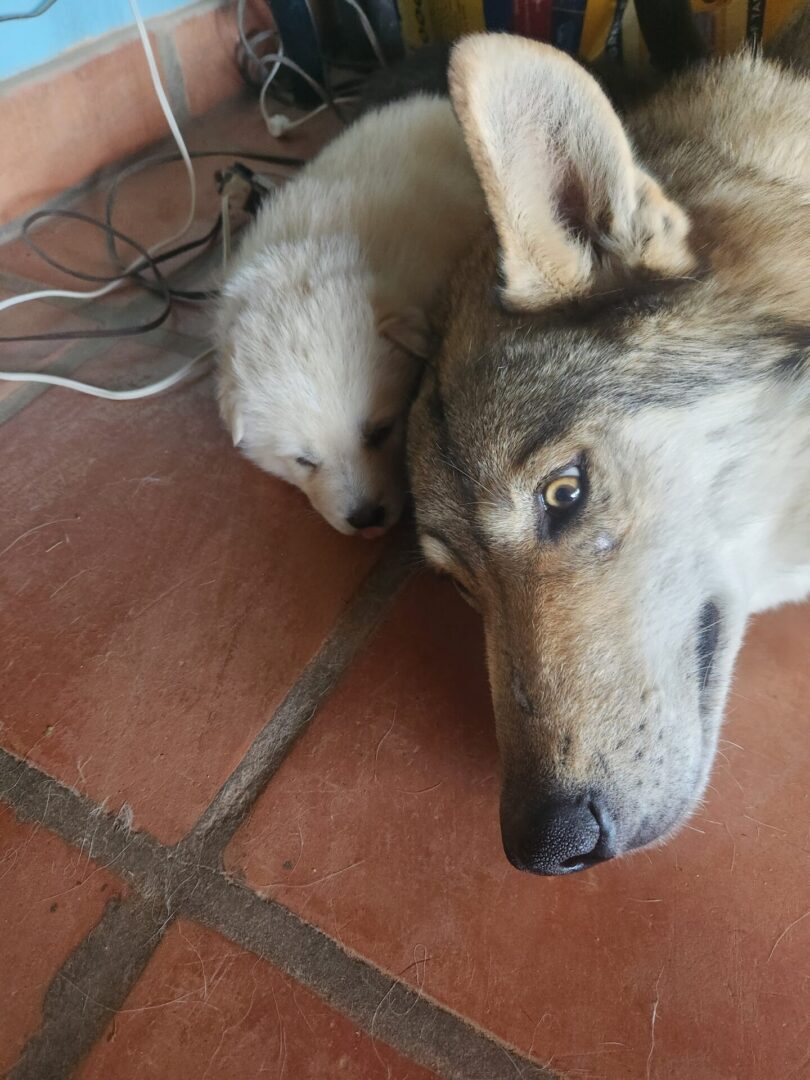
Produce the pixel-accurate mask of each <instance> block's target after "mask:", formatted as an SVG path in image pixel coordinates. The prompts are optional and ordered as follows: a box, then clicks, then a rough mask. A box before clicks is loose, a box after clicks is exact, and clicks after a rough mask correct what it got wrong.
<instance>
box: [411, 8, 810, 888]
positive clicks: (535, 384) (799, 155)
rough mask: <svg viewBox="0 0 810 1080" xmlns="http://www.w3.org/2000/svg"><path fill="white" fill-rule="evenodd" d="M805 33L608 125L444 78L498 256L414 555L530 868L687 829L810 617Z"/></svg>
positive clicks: (537, 60)
mask: <svg viewBox="0 0 810 1080" xmlns="http://www.w3.org/2000/svg"><path fill="white" fill-rule="evenodd" d="M808 30H810V18H808V16H807V14H805V15H804V16H803V17H802V19H800V21H799V23H798V25H797V26H796V28H794V30H793V31H792V34H789V35H787V36H786V37H785V39H783V41H782V42H781V43H780V45H779V55H780V57H782V58H783V59H782V62H780V63H775V62H771V61H768V60H765V59H762V58H758V57H755V56H753V55H751V54H749V53H745V54H740V55H737V56H734V57H732V58H728V59H724V60H719V61H715V62H714V63H712V64H709V65H707V66H706V67H704V68H702V69H700V70H697V71H692V72H690V73H688V74H686V75H684V76H682V77H681V78H680V79H679V80H678V81H676V82H675V83H673V84H672V85H671V86H669V87H668V88H667V89H666V90H664V91H663V92H662V93H661V94H660V95H658V96H657V97H656V98H654V99H653V100H652V102H651V103H649V104H648V105H646V106H645V107H643V108H642V109H640V110H638V111H635V112H633V113H631V114H630V116H629V117H628V118H627V120H626V122H625V123H624V124H622V122H620V121H619V119H618V117H617V116H616V114H615V112H614V111H613V109H612V107H611V106H610V105H609V103H608V101H607V99H606V98H605V96H604V94H603V93H602V92H601V90H600V89H599V88H598V86H597V84H596V83H595V81H594V80H593V79H592V78H591V77H590V76H589V75H588V74H587V73H586V72H585V71H584V70H583V69H582V68H581V67H579V66H578V65H577V64H575V63H574V62H573V61H572V60H570V59H569V58H568V57H567V56H565V55H563V54H562V53H560V52H557V51H556V50H554V49H552V48H550V47H547V46H543V45H540V44H536V43H534V42H530V41H527V40H523V39H520V38H515V37H509V36H505V35H475V36H472V37H469V38H467V39H465V40H463V41H462V42H461V43H460V44H459V45H458V46H457V47H456V49H455V50H454V53H453V57H452V61H451V69H450V87H451V95H452V99H453V103H454V106H455V109H456V112H457V115H458V117H459V119H460V121H461V124H462V127H463V129H464V133H465V137H466V140H467V145H468V147H469V149H470V152H471V154H472V157H473V160H474V162H475V165H476V169H477V171H478V175H479V177H480V179H481V181H482V184H483V187H484V190H485V193H486V196H487V201H488V205H489V210H490V215H491V218H492V222H493V226H494V228H493V229H492V230H491V235H490V237H489V238H488V239H487V240H486V242H484V243H483V244H482V245H481V247H480V248H479V249H478V250H477V251H476V252H475V253H474V254H472V255H471V256H470V257H469V258H468V259H466V261H465V262H464V264H463V266H462V267H461V269H460V270H459V271H458V273H457V274H456V276H455V279H454V281H453V283H452V286H451V289H450V294H449V298H448V302H447V310H446V313H445V318H444V325H443V336H444V341H443V346H442V348H441V352H440V355H439V356H438V358H437V360H436V362H435V364H434V365H433V366H432V368H431V369H430V370H429V371H428V373H427V375H426V377H425V379H424V381H423V385H422V387H421V390H420V394H419V397H418V399H417V402H416V404H415V406H414V410H413V413H412V417H411V421H410V431H409V465H410V472H411V478H412V486H413V492H414V496H415V500H416V511H417V524H418V530H419V535H420V538H421V543H422V547H423V549H424V552H425V555H426V557H427V558H428V560H429V561H430V563H432V564H433V565H434V566H435V567H437V568H438V569H439V570H441V571H444V572H446V573H449V574H451V575H452V576H453V578H454V579H455V580H456V582H457V583H458V585H459V587H460V588H461V589H462V591H464V592H466V593H467V594H468V595H469V597H470V598H471V600H472V602H473V603H474V605H475V606H476V607H478V609H479V610H480V612H481V614H482V616H483V619H484V624H485V631H486V641H487V656H488V668H489V676H490V682H491V687H492V695H493V701H494V708H495V715H496V727H497V736H498V742H499V745H500V750H501V756H502V760H503V787H502V795H501V827H502V834H503V841H504V847H505V850H506V853H507V855H508V857H509V859H510V860H511V861H512V862H513V863H514V864H515V865H516V866H517V867H519V868H521V869H525V870H529V871H533V872H535V873H541V874H563V873H568V872H571V871H574V870H580V869H583V868H584V867H587V866H591V865H593V864H595V863H597V862H600V861H602V860H605V859H608V858H611V857H613V856H616V855H620V854H622V853H625V852H628V851H630V850H632V849H634V848H638V847H641V846H643V845H646V844H650V843H652V842H654V841H657V840H660V839H662V838H664V837H666V836H667V835H668V834H670V833H671V832H672V831H673V830H674V829H675V828H676V827H677V826H678V825H679V824H680V823H682V822H683V820H684V819H685V817H687V815H688V814H689V813H690V812H691V811H692V809H693V808H694V807H695V805H696V803H697V802H698V801H699V800H700V798H701V795H702V793H703V791H704V788H705V785H706V782H707V777H708V775H709V771H710V768H711V764H712V759H713V757H714V753H715V746H716V742H717V736H718V730H719V727H720V723H721V717H722V712H723V708H724V702H725V698H726V695H727V692H728V687H729V681H730V676H731V672H732V667H733V664H734V659H735V656H736V653H737V651H738V649H739V647H740V643H741V641H742V637H743V632H744V628H745V624H746V620H747V619H748V617H749V615H751V614H752V613H753V612H756V611H761V610H762V609H764V608H768V607H772V606H774V605H777V604H781V603H784V602H786V601H795V600H798V599H800V598H801V597H803V596H804V595H806V594H807V592H808V590H810V122H809V121H808V118H810V79H808V78H807V76H806V74H805V72H806V70H807V58H808V57H810V48H808V46H809V45H810V33H808ZM789 53H790V54H792V55H793V57H794V63H793V66H792V68H791V67H790V66H789V65H788V64H787V63H785V62H784V57H785V56H786V55H788V54H789Z"/></svg>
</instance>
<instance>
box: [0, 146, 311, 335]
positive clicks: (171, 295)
mask: <svg viewBox="0 0 810 1080" xmlns="http://www.w3.org/2000/svg"><path fill="white" fill-rule="evenodd" d="M189 156H190V157H192V158H207V157H233V158H247V159H248V160H250V161H261V162H263V163H265V164H270V165H278V166H283V167H289V168H297V167H300V166H301V165H303V164H305V162H304V160H303V159H302V158H293V157H285V156H282V155H278V154H261V153H255V152H253V151H241V150H236V151H234V150H192V151H191V152H190V155H189ZM181 160H182V156H181V155H180V154H177V153H167V154H161V155H159V156H157V157H153V158H150V159H147V160H146V161H144V162H142V163H139V164H140V165H141V167H142V168H148V167H149V166H150V165H163V164H169V163H171V162H174V161H181ZM137 171H139V170H132V171H131V172H130V173H128V174H126V175H135V172H137ZM124 175H125V174H124V173H122V174H119V176H118V177H116V179H115V180H114V182H113V185H112V187H111V189H110V191H109V192H108V195H107V201H106V205H105V220H104V221H101V220H100V219H98V218H95V217H93V216H92V215H90V214H84V213H80V212H79V211H77V210H38V211H37V212H36V213H34V214H31V215H30V216H29V217H28V218H26V219H25V221H24V222H23V226H22V238H23V240H24V241H25V243H26V244H27V245H28V246H29V247H30V248H31V250H32V251H34V252H35V253H36V254H37V255H38V256H39V257H40V258H41V259H42V260H43V261H44V262H46V263H47V264H48V265H49V266H52V267H53V268H54V269H55V270H58V271H59V272H60V273H63V274H67V275H69V276H71V277H75V278H76V279H77V280H79V281H86V282H90V283H99V284H109V283H111V282H113V281H120V280H122V279H123V278H129V279H131V280H132V282H133V283H135V284H137V285H140V286H141V287H142V288H146V289H148V290H149V291H150V292H154V293H156V294H157V295H158V296H160V297H161V298H162V299H163V300H164V308H163V310H162V311H161V312H160V314H159V315H158V316H157V317H156V318H155V319H150V320H149V321H148V322H145V323H139V324H135V325H133V326H128V327H122V328H121V329H117V328H116V329H110V330H70V331H62V332H57V331H54V332H52V333H48V334H19V335H14V336H0V343H10V342H22V341H80V340H85V339H88V338H115V337H119V336H121V337H125V336H133V335H136V334H146V333H148V332H149V331H150V330H154V329H156V328H157V327H158V326H160V325H161V324H162V323H164V322H165V321H166V319H167V318H168V317H169V314H170V312H171V308H172V300H173V299H179V300H192V301H196V300H199V301H202V300H208V299H211V298H212V297H213V296H215V295H216V293H215V292H213V291H211V290H205V291H203V290H198V291H192V290H184V289H174V288H172V287H171V286H170V285H169V283H168V280H167V279H166V277H165V275H163V274H162V273H161V272H160V269H159V265H160V263H163V262H166V261H168V260H169V259H174V258H176V257H177V256H179V255H185V254H187V253H188V252H189V251H194V250H196V249H198V248H202V247H204V246H207V245H209V244H211V243H213V242H214V240H216V238H217V237H218V236H219V233H220V231H221V229H222V215H221V214H220V215H219V216H218V217H217V219H216V221H215V222H214V224H213V225H212V226H211V228H210V229H208V230H207V231H206V232H205V233H204V235H203V236H200V237H198V238H197V239H195V240H189V241H186V242H185V243H183V244H179V245H178V246H177V247H174V248H171V249H170V250H169V251H163V252H161V253H160V254H159V255H150V254H149V252H148V250H147V249H146V248H145V247H143V246H142V245H141V244H140V243H139V242H138V241H137V240H135V239H133V237H131V236H129V235H127V234H126V233H123V232H121V230H120V229H117V228H115V227H114V226H113V224H112V221H111V217H112V213H113V210H114V207H115V199H116V194H117V191H118V184H119V181H120V180H121V179H122V178H123V177H124ZM49 217H62V218H69V219H72V220H76V221H81V222H83V223H84V224H87V225H92V226H93V227H94V228H97V229H100V230H101V231H102V232H103V233H104V235H105V238H106V242H107V250H108V253H109V254H110V257H111V259H112V261H113V265H114V266H117V267H118V272H117V273H115V274H109V275H100V274H89V273H87V272H85V271H82V270H76V269H74V268H73V267H71V266H67V265H66V264H65V263H62V262H60V261H59V260H58V259H55V258H54V257H53V256H52V255H49V254H48V253H47V252H45V251H44V250H43V249H42V248H41V247H40V246H39V245H38V244H37V243H36V241H35V240H33V239H32V238H31V236H30V235H29V232H30V229H31V228H32V226H33V225H35V224H36V222H38V221H41V220H43V219H44V218H49ZM116 240H119V241H120V242H121V243H123V244H127V245H129V246H130V247H131V248H133V249H134V250H135V251H136V252H137V253H138V254H139V255H140V256H141V259H140V261H139V262H137V263H135V265H134V266H132V267H129V268H127V267H126V266H125V265H124V264H123V263H122V262H121V260H120V255H119V253H118V250H117V248H116V246H115V241H116ZM145 270H149V271H151V273H152V280H150V279H148V278H146V277H144V274H143V271H145Z"/></svg>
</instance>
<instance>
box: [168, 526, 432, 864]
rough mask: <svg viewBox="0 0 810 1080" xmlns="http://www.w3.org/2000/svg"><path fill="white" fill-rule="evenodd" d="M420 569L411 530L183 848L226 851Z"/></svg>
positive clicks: (212, 853) (213, 854) (212, 854)
mask: <svg viewBox="0 0 810 1080" xmlns="http://www.w3.org/2000/svg"><path fill="white" fill-rule="evenodd" d="M414 572H415V561H414V558H413V551H412V538H411V534H410V532H406V533H405V536H404V537H401V538H399V539H398V540H396V541H395V542H394V545H393V546H392V547H389V548H388V550H387V551H385V552H384V553H383V555H382V556H381V558H380V561H379V562H378V563H377V565H376V566H375V567H374V568H373V569H372V571H371V572H370V573H369V575H368V577H367V578H366V579H365V581H364V582H363V583H362V585H361V586H360V588H359V590H358V591H357V592H356V593H355V595H354V598H353V599H352V600H351V601H350V603H349V605H348V607H347V608H346V609H345V611H344V612H343V614H342V615H341V616H340V618H339V619H338V621H337V622H336V624H335V626H334V627H333V629H332V631H331V633H330V634H329V636H328V637H327V639H326V641H325V642H324V643H323V645H322V646H321V648H320V649H319V650H318V652H317V653H316V654H315V656H314V657H313V658H312V659H311V660H310V662H309V663H308V664H307V666H306V667H305V668H304V670H303V672H302V673H301V674H300V675H299V677H298V679H297V680H296V682H295V683H294V685H293V686H292V688H291V689H290V690H289V691H288V693H287V696H286V697H285V698H284V700H283V701H282V703H281V705H279V707H278V708H277V709H276V711H275V713H274V714H273V716H272V717H271V718H270V719H269V720H268V721H267V723H266V724H265V725H264V727H263V728H262V730H261V731H260V732H259V734H258V735H257V736H256V738H255V739H254V740H253V743H252V744H251V746H250V748H249V749H248V750H247V752H246V753H245V755H244V756H243V758H242V760H241V761H240V762H239V764H238V765H237V766H236V768H235V769H234V771H233V772H232V773H231V775H230V776H229V777H228V779H227V780H226V781H225V783H224V784H223V785H222V787H221V788H220V790H219V791H218V792H217V794H216V795H215V797H214V798H213V800H212V801H211V803H210V804H209V806H208V807H207V809H206V810H205V811H203V813H202V815H201V816H200V818H199V819H198V821H197V823H196V825H195V826H194V828H193V829H192V830H191V832H190V833H189V834H188V836H186V837H185V839H184V840H183V841H182V842H181V845H180V846H181V847H182V848H186V847H188V848H189V849H190V850H193V851H196V850H200V851H204V852H205V853H206V857H207V858H208V859H211V860H213V859H215V858H219V857H220V856H221V853H222V851H223V850H224V849H225V847H226V845H227V844H228V842H229V841H230V839H231V837H232V836H233V834H234V833H235V832H236V830H237V829H238V827H239V825H240V824H241V823H242V821H243V820H244V818H245V816H246V815H247V813H248V812H249V810H250V808H251V806H252V805H253V803H254V801H255V800H256V798H257V797H258V795H259V794H260V792H261V791H262V789H263V788H264V787H265V785H266V784H267V782H268V781H269V780H270V778H271V777H272V776H273V774H274V773H275V772H276V770H277V769H278V767H279V766H280V765H281V763H282V762H283V760H284V758H285V757H286V756H287V754H288V753H289V751H290V749H291V748H292V746H293V744H294V743H295V742H296V740H297V739H298V738H299V737H300V736H301V735H302V734H303V732H304V731H305V730H306V729H307V727H308V726H309V723H310V721H311V720H312V718H313V717H314V715H315V713H316V711H317V709H318V706H319V705H320V703H321V700H322V699H323V698H324V697H325V696H326V695H327V694H328V693H330V691H331V690H333V689H334V687H335V685H336V683H337V682H338V680H339V679H340V678H341V676H342V675H343V673H344V672H345V670H346V668H347V667H348V666H349V664H350V663H351V662H352V660H353V659H354V657H355V656H356V655H357V653H358V651H359V650H360V648H361V647H362V646H363V644H364V643H365V642H366V640H367V639H368V637H369V636H370V635H371V633H372V631H373V630H374V629H375V627H376V625H377V623H378V622H379V620H380V618H381V616H382V614H383V612H384V610H385V608H386V606H387V605H388V603H389V601H390V600H392V599H393V597H394V595H395V594H396V593H397V591H398V590H399V589H400V588H401V587H402V585H403V584H404V583H405V581H406V580H407V579H408V578H409V577H410V576H411V574H412V573H414Z"/></svg>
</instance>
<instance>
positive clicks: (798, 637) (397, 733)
mask: <svg viewBox="0 0 810 1080" xmlns="http://www.w3.org/2000/svg"><path fill="white" fill-rule="evenodd" d="M809 633H810V605H805V606H804V607H793V608H786V609H784V610H783V611H780V612H776V613H773V614H769V615H766V616H763V617H761V618H760V619H758V620H757V621H756V622H755V624H754V626H753V628H752V630H751V634H750V638H749V640H748V643H747V645H746V647H745V650H744V653H743V656H742V659H741V662H740V668H739V673H738V677H737V680H736V684H735V690H734V696H733V697H732V699H731V700H732V704H731V707H730V716H729V721H728V723H727V726H726V729H725V732H724V742H723V743H722V744H721V749H722V754H723V755H725V758H724V757H720V758H719V760H718V766H717V768H716V770H715V774H714V776H713V779H712V789H711V790H710V792H709V797H708V799H707V802H706V805H705V808H704V809H703V810H702V812H701V813H700V814H699V815H697V816H696V817H695V818H694V819H693V821H692V822H691V828H687V829H684V830H683V831H682V832H681V833H680V834H679V836H678V837H676V838H675V839H674V840H673V841H671V842H670V843H669V844H667V845H666V846H664V847H662V848H660V849H656V850H654V851H650V852H644V853H637V854H636V855H635V856H633V857H631V858H628V859H625V860H619V861H618V862H616V863H614V864H610V865H607V866H604V867H600V868H599V869H597V870H594V871H590V872H587V873H585V874H581V875H579V874H578V875H574V876H572V877H568V878H557V879H552V878H532V877H531V876H529V875H524V874H521V873H519V872H517V871H515V870H513V869H512V868H511V867H510V866H509V864H508V863H507V861H506V859H505V857H504V855H503V852H502V849H501V844H500V836H499V827H498V776H497V774H498V759H497V752H496V746H495V741H494V737H493V731H492V720H491V711H490V704H489V695H488V691H487V685H486V678H485V674H484V665H483V655H482V640H481V629H480V625H479V623H478V620H477V617H476V616H475V615H474V613H472V612H471V611H469V610H468V609H466V608H465V607H464V605H463V603H462V602H461V601H460V600H459V599H458V598H457V597H456V595H455V593H454V592H453V591H452V590H451V589H450V588H449V587H448V586H447V585H445V584H444V583H439V582H437V581H435V580H432V579H429V578H423V579H421V580H419V581H418V582H416V583H414V585H413V586H411V587H410V588H409V590H407V591H406V593H404V594H403V596H402V597H401V599H400V601H399V602H398V604H397V605H396V607H395V608H394V609H392V611H391V613H390V617H389V620H388V622H387V623H386V624H385V626H384V627H383V628H382V630H381V631H380V632H379V634H378V636H377V637H376V639H375V640H374V642H373V643H372V645H371V646H370V647H369V649H368V650H367V652H366V654H365V655H364V656H363V657H362V658H361V659H360V660H359V661H358V662H357V663H356V665H355V667H354V668H353V669H352V670H351V671H350V672H349V674H348V675H347V677H346V678H345V679H344V682H343V684H342V685H341V687H339V688H338V691H337V692H336V693H335V694H334V695H333V696H332V697H331V698H330V699H329V701H328V702H327V703H326V705H325V707H324V709H323V710H322V712H321V713H320V714H319V716H318V717H317V719H316V721H315V722H314V724H313V726H312V727H311V728H310V730H309V731H308V733H307V735H306V736H305V737H304V739H303V740H302V741H301V742H299V743H298V744H297V746H296V747H295V748H294V750H293V752H292V754H291V755H290V757H289V758H288V759H287V761H286V762H285V763H284V765H283V766H282V768H281V770H280V771H279V773H278V774H277V775H276V777H275V778H274V780H273V782H272V783H271V785H270V786H269V788H268V789H267V790H266V791H265V793H264V794H263V796H262V797H261V799H260V801H259V803H258V804H257V807H256V809H255V811H254V813H253V815H252V817H251V819H250V821H249V822H248V823H246V824H245V825H244V826H243V827H242V829H241V830H240V831H239V832H238V833H237V834H236V836H235V838H234V841H233V842H232V845H231V847H230V849H229V851H228V852H227V865H228V866H229V868H230V870H231V871H232V872H233V873H234V874H237V875H240V876H244V877H246V879H247V881H248V882H249V883H250V884H251V885H252V886H253V887H254V888H256V889H257V890H259V891H261V892H262V893H264V894H266V895H269V896H273V897H275V898H277V899H278V900H280V901H281V902H282V903H283V904H285V905H287V906H288V907H290V908H291V909H293V910H294V911H296V912H297V913H299V914H300V915H302V916H303V917H304V918H306V919H308V920H310V921H312V922H314V923H315V924H316V925H318V926H319V927H321V928H322V929H323V930H325V931H326V932H327V933H329V934H330V935H332V936H333V937H335V938H336V939H338V940H339V941H341V942H342V943H344V944H345V946H347V947H348V948H349V949H352V950H356V951H358V952H359V953H361V954H362V955H364V956H366V957H368V958H370V959H371V960H372V961H374V962H375V963H377V964H379V965H380V966H381V967H383V968H385V969H387V970H388V971H390V972H392V973H402V976H403V978H407V979H413V978H414V973H415V970H416V969H415V968H414V961H415V959H416V958H417V955H418V956H427V957H429V959H428V960H427V962H426V963H425V964H424V965H423V968H424V973H425V975H424V990H425V992H426V993H428V994H430V995H432V996H433V997H435V998H437V999H439V1000H440V1001H441V1002H443V1003H444V1004H446V1005H447V1006H449V1007H450V1008H452V1009H454V1010H455V1011H457V1012H459V1013H460V1014H462V1015H463V1016H465V1017H468V1018H470V1019H472V1020H473V1021H474V1022H475V1023H478V1024H480V1025H482V1026H483V1027H484V1028H486V1029H489V1030H490V1031H493V1032H494V1033H495V1034H497V1035H498V1036H500V1037H501V1038H503V1039H504V1040H505V1041H507V1042H509V1043H510V1044H512V1045H514V1046H516V1047H517V1048H518V1049H520V1050H522V1051H524V1052H526V1053H529V1054H531V1055H533V1056H534V1057H535V1058H537V1059H538V1060H540V1061H542V1062H546V1063H550V1064H551V1066H552V1067H553V1068H555V1069H558V1070H560V1072H561V1073H563V1074H564V1075H570V1076H572V1077H577V1078H579V1077H593V1078H596V1077H600V1078H605V1080H613V1078H625V1077H627V1078H633V1080H637V1078H638V1077H648V1078H650V1080H653V1078H655V1080H684V1078H686V1077H688V1078H689V1080H762V1078H763V1077H765V1076H779V1077H784V1078H787V1077H788V1076H792V1077H799V1076H802V1075H804V1074H803V1073H802V1069H803V1068H804V1069H805V1070H806V1069H807V1065H808V1059H807V1057H806V1055H807V1042H806V1039H807V1016H808V1004H809V1003H808V992H809V991H810V916H808V908H809V907H810V902H809V901H808V892H807V881H808V880H809V877H808V869H810V866H809V863H810V858H809V856H810V830H809V829H808V809H810V801H809V800H810V796H808V789H807V784H806V775H807V768H808V765H809V764H810V762H808V744H807V738H806V719H807V701H808V699H809V698H810V673H808V670H807V664H806V642H807V640H808V634H809ZM737 747H740V748H744V749H738V748H737Z"/></svg>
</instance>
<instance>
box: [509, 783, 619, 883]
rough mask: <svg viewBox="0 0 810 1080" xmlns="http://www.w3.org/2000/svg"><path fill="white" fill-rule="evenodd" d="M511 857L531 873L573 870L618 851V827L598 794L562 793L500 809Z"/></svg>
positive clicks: (513, 862)
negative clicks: (615, 832)
mask: <svg viewBox="0 0 810 1080" xmlns="http://www.w3.org/2000/svg"><path fill="white" fill-rule="evenodd" d="M501 834H502V837H503V847H504V851H505V852H506V856H507V858H508V859H509V861H510V862H511V863H512V865H513V866H516V867H517V869H518V870H528V871H529V872H530V873H532V874H572V873H574V872H575V871H576V870H585V869H587V867H589V866H594V865H596V863H600V862H604V861H605V860H606V859H610V858H612V857H613V856H614V855H615V854H616V851H615V848H614V844H613V825H612V822H611V820H610V817H609V815H608V813H607V810H606V809H605V808H604V806H602V805H601V803H600V802H599V800H596V799H593V798H587V797H585V798H573V797H571V798H569V797H565V796H563V797H560V796H557V797H555V798H551V799H546V800H544V801H542V802H536V803H534V804H533V805H531V804H530V805H528V806H527V805H526V804H523V805H519V806H515V805H514V804H512V805H511V806H510V804H509V802H508V801H505V802H504V804H502V807H501Z"/></svg>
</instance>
